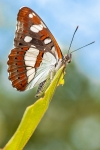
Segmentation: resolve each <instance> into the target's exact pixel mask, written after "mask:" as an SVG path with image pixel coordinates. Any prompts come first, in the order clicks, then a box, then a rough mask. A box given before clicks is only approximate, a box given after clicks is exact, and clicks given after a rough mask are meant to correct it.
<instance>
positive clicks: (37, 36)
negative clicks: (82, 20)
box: [8, 7, 78, 95]
mask: <svg viewBox="0 0 100 150" xmlns="http://www.w3.org/2000/svg"><path fill="white" fill-rule="evenodd" d="M77 28H78V27H77ZM76 30H77V29H76ZM71 57H72V54H71V53H69V52H68V54H67V55H65V56H64V57H63V55H62V52H61V49H60V47H59V45H58V43H57V41H56V40H55V38H54V36H53V35H52V33H51V32H50V31H49V29H48V27H47V26H46V25H45V23H44V22H43V20H42V19H41V18H40V17H39V16H38V15H37V14H36V13H35V12H34V11H33V10H32V9H30V8H28V7H23V8H21V9H20V10H19V12H18V15H17V29H16V32H15V38H14V48H13V49H12V50H11V53H10V54H9V56H8V58H9V60H8V72H9V79H10V80H11V82H12V86H13V87H14V88H16V89H17V90H18V91H25V90H29V89H31V88H33V87H35V86H37V85H39V87H38V92H37V95H38V94H39V92H40V91H41V89H42V87H43V86H44V84H45V82H46V81H47V79H48V78H50V80H52V79H53V77H54V75H55V73H56V72H57V70H58V69H59V68H60V67H61V66H62V65H65V66H66V64H68V63H70V62H71Z"/></svg>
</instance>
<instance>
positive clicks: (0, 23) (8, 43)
mask: <svg viewBox="0 0 100 150" xmlns="http://www.w3.org/2000/svg"><path fill="white" fill-rule="evenodd" d="M85 2H86V1H84V2H80V1H76V2H73V0H71V1H69V0H68V1H63V2H62V1H61V0H58V1H55V2H53V1H52V0H51V1H49V0H47V1H46V0H43V1H42V2H41V1H40V0H37V2H36V1H34V0H30V1H28V0H25V1H23V0H21V1H19V0H18V2H17V4H16V6H15V2H14V1H10V0H8V1H6V0H4V1H3V0H1V1H0V8H1V9H0V17H1V18H0V41H1V47H0V148H1V147H3V146H4V145H5V144H6V143H7V142H8V141H9V139H10V138H11V137H12V135H13V134H14V133H15V131H16V129H17V127H18V125H19V123H20V121H21V118H22V116H23V113H24V111H25V109H26V107H27V106H29V105H31V104H33V103H34V102H35V101H36V99H35V98H34V95H35V93H36V89H32V90H30V91H27V92H18V91H16V90H15V89H13V88H12V87H11V84H10V82H9V81H8V79H7V78H8V77H7V76H8V75H7V65H6V62H7V55H8V53H9V51H10V49H12V45H13V44H12V43H13V36H14V32H15V24H16V15H17V12H18V10H19V8H20V7H22V6H28V7H31V8H32V9H34V10H35V11H36V12H37V13H39V15H40V14H41V16H42V18H43V20H44V19H45V20H44V21H45V22H47V23H46V24H48V25H50V30H51V31H52V32H53V33H54V36H55V37H56V38H57V41H60V45H61V46H62V51H63V53H66V49H68V44H66V43H70V39H71V37H72V33H73V31H74V29H75V27H76V25H77V23H79V25H80V24H81V25H83V26H84V28H86V26H87V24H88V23H87V24H85V20H84V19H83V20H84V21H82V20H81V17H80V16H78V15H79V14H80V13H82V14H83V16H82V17H83V18H85V17H87V16H88V15H87V14H85V11H87V7H88V9H89V10H91V11H90V12H89V13H90V14H89V16H91V17H90V20H88V18H87V20H88V21H93V22H92V23H94V22H95V20H93V18H92V17H93V16H92V7H93V6H94V3H92V2H93V1H88V3H85ZM54 3H55V4H56V7H57V8H56V9H55V5H54ZM64 4H65V5H64ZM90 4H91V5H90ZM98 4H99V5H98ZM86 5H87V7H86ZM95 5H97V6H100V3H99V2H98V3H95ZM71 6H72V7H71ZM74 6H76V7H74ZM79 6H80V7H79ZM60 8H61V9H60ZM66 8H69V9H66ZM81 8H85V11H84V12H81ZM73 9H74V12H72V13H73V16H71V17H72V18H70V19H71V20H72V21H71V20H70V21H69V20H67V19H68V16H67V15H69V16H70V15H72V14H71V13H70V11H69V10H73ZM58 10H61V11H60V12H59V11H58ZM75 10H76V11H75ZM77 10H78V11H79V13H78V14H77ZM52 11H53V13H52ZM45 12H47V13H45ZM56 13H57V14H59V17H60V15H61V14H62V15H65V16H66V17H65V18H66V19H65V20H67V22H68V23H67V24H64V22H63V19H62V20H60V21H59V24H57V26H54V24H53V21H55V22H57V21H58V20H59V17H57V15H56ZM86 13H87V12H86ZM95 13H98V12H95ZM48 15H50V16H49V17H48ZM55 16H56V17H55ZM76 16H77V17H76ZM89 16H88V17H89ZM74 17H75V18H74ZM73 18H74V19H73ZM91 18H92V19H91ZM50 20H52V21H50ZM79 20H80V21H79ZM55 22H54V23H55ZM72 22H73V24H74V25H72V24H71V23H72ZM57 23H58V22H57ZM55 25H56V24H55ZM97 25H98V24H97ZM61 27H63V28H61ZM65 28H66V31H65ZM84 28H83V27H82V29H81V30H80V31H78V32H79V34H78V33H77V35H76V37H75V39H76V40H75V42H76V45H75V42H74V43H73V45H74V49H76V48H77V47H80V45H82V44H84V43H85V44H87V42H88V41H90V42H91V40H94V39H93V38H94V37H95V38H96V39H98V36H97V35H96V32H97V30H96V32H95V35H94V34H93V33H94V30H92V29H96V28H95V26H94V27H93V28H92V25H91V26H89V25H88V28H90V30H91V34H90V30H89V31H88V32H84ZM88 28H87V29H88ZM60 29H61V30H60ZM63 30H64V31H63ZM58 31H59V32H60V34H58ZM61 31H62V32H63V33H61ZM64 32H66V33H64ZM67 32H68V33H67ZM83 33H84V34H83ZM98 34H99V28H98ZM92 35H94V36H92ZM66 36H67V39H66ZM82 36H83V37H82ZM86 36H87V39H88V40H87V39H86ZM80 37H81V38H82V39H81V38H80ZM78 39H79V41H78ZM80 39H81V41H80ZM76 46H77V47H76ZM92 47H93V49H92ZM94 49H95V50H94ZM96 50H99V42H98V41H97V44H94V45H92V46H90V47H88V48H86V49H85V50H80V51H77V52H76V53H73V55H74V56H73V57H74V59H73V61H72V63H71V64H69V65H68V66H67V68H66V75H65V84H64V86H60V87H58V88H57V90H56V92H55V94H54V96H53V99H52V101H51V103H50V106H49V108H48V110H47V112H46V114H45V115H44V117H43V119H42V121H41V122H40V124H39V126H38V128H37V129H36V131H35V133H34V134H33V136H32V137H31V139H30V140H29V142H28V144H27V145H26V146H25V148H24V150H51V149H52V150H100V77H99V73H100V65H99V60H100V55H99V53H98V52H97V51H96ZM94 51H95V56H94V55H93V54H94ZM99 51H100V50H99ZM86 52H87V53H86ZM92 52H93V53H92ZM97 55H98V56H97ZM80 56H81V57H80ZM85 56H86V57H85ZM93 56H94V57H93ZM87 57H88V59H87ZM98 57H99V58H98ZM92 59H93V60H92ZM84 61H85V62H87V64H85V63H84ZM97 62H98V63H97ZM93 63H94V64H96V63H97V64H98V65H96V67H94V66H93ZM90 64H91V65H92V66H91V65H90ZM97 75H98V77H97Z"/></svg>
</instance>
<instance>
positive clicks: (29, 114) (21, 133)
mask: <svg viewBox="0 0 100 150" xmlns="http://www.w3.org/2000/svg"><path fill="white" fill-rule="evenodd" d="M63 73H64V66H63V67H61V68H60V69H59V70H58V72H57V73H56V75H55V77H54V79H53V80H52V82H51V84H50V86H49V87H48V89H47V90H46V92H45V95H44V97H43V98H40V99H39V100H37V101H36V102H35V103H34V104H33V105H31V106H29V107H27V109H26V110H25V113H24V115H23V118H22V120H21V123H20V125H19V127H18V129H17V131H16V132H15V134H14V135H13V137H12V138H11V139H10V141H9V142H8V143H7V144H6V146H5V147H4V150H21V149H23V147H24V146H25V144H26V143H27V142H28V140H29V138H30V137H31V136H32V134H33V132H34V131H35V129H36V127H37V126H38V124H39V122H40V120H41V119H42V117H43V115H44V113H45V112H46V110H47V108H48V106H49V103H50V100H51V98H52V96H53V94H54V91H55V89H56V87H57V85H58V83H59V82H60V83H61V84H62V81H63V79H62V78H63V76H64V74H63Z"/></svg>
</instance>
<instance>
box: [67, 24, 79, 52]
mask: <svg viewBox="0 0 100 150" xmlns="http://www.w3.org/2000/svg"><path fill="white" fill-rule="evenodd" d="M77 29H78V26H77V27H76V29H75V31H74V34H73V36H72V40H71V42H70V46H69V49H68V54H69V51H70V48H71V45H72V42H73V39H74V35H75V33H76V31H77Z"/></svg>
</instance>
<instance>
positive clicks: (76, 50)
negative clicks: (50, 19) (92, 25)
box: [71, 41, 95, 53]
mask: <svg viewBox="0 0 100 150" xmlns="http://www.w3.org/2000/svg"><path fill="white" fill-rule="evenodd" d="M93 43H95V41H93V42H91V43H89V44H87V45H84V46H82V47H80V48H78V49H75V50H74V51H72V52H71V53H73V52H75V51H78V50H79V49H82V48H84V47H86V46H89V45H91V44H93Z"/></svg>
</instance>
